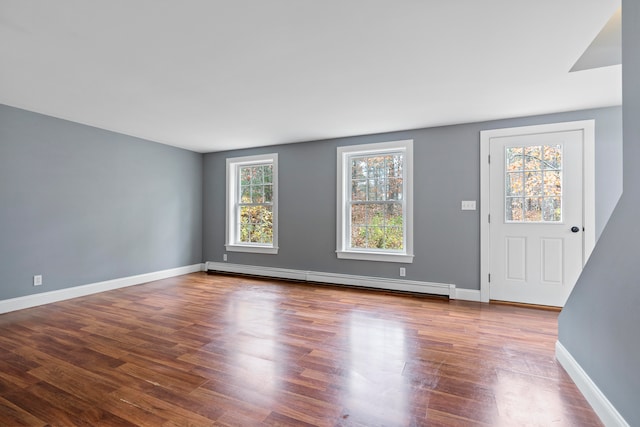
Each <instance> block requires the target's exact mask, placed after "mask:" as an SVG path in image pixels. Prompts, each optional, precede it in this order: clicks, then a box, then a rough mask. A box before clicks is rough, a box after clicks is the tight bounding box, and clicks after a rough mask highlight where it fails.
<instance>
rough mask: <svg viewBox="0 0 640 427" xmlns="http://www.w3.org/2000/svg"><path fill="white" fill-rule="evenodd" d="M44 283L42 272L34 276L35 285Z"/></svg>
mask: <svg viewBox="0 0 640 427" xmlns="http://www.w3.org/2000/svg"><path fill="white" fill-rule="evenodd" d="M40 285H42V276H41V275H40V274H38V275H36V276H33V286H40Z"/></svg>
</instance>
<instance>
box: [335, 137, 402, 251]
mask: <svg viewBox="0 0 640 427" xmlns="http://www.w3.org/2000/svg"><path fill="white" fill-rule="evenodd" d="M398 151H401V152H403V154H404V162H403V177H402V178H403V181H402V182H403V193H402V196H403V197H402V199H403V200H402V202H403V212H404V221H403V224H404V250H402V251H395V250H385V249H370V248H369V249H358V248H350V247H349V243H350V236H351V214H350V209H349V200H350V197H351V161H350V159H351V158H352V157H359V156H369V155H377V154H385V153H392V152H398ZM337 161H338V163H337V172H338V176H337V178H338V179H337V224H336V225H337V227H336V254H337V256H338V258H341V259H354V260H365V261H383V262H400V263H412V262H413V257H414V255H413V140H410V139H409V140H401V141H390V142H381V143H374V144H363V145H350V146H344V147H338V149H337Z"/></svg>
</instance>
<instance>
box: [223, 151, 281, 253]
mask: <svg viewBox="0 0 640 427" xmlns="http://www.w3.org/2000/svg"><path fill="white" fill-rule="evenodd" d="M226 221H227V224H226V226H227V230H226V231H227V243H226V245H225V246H226V248H227V250H228V251H235V252H257V253H266V254H276V253H278V155H277V154H265V155H260V156H248V157H236V158H230V159H227V215H226Z"/></svg>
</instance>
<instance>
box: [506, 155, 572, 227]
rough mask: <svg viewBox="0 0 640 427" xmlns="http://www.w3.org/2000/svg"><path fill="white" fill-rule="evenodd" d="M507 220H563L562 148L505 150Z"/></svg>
mask: <svg viewBox="0 0 640 427" xmlns="http://www.w3.org/2000/svg"><path fill="white" fill-rule="evenodd" d="M504 183H505V185H504V201H505V221H507V222H559V221H562V145H539V146H535V145H534V146H527V147H506V148H505V170H504Z"/></svg>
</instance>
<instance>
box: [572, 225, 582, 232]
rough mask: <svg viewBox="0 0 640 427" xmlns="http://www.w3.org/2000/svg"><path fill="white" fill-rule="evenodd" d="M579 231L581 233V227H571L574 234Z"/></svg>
mask: <svg viewBox="0 0 640 427" xmlns="http://www.w3.org/2000/svg"><path fill="white" fill-rule="evenodd" d="M578 231H580V227H576V226H575V225H574V226H573V227H571V232H572V233H577V232H578Z"/></svg>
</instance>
